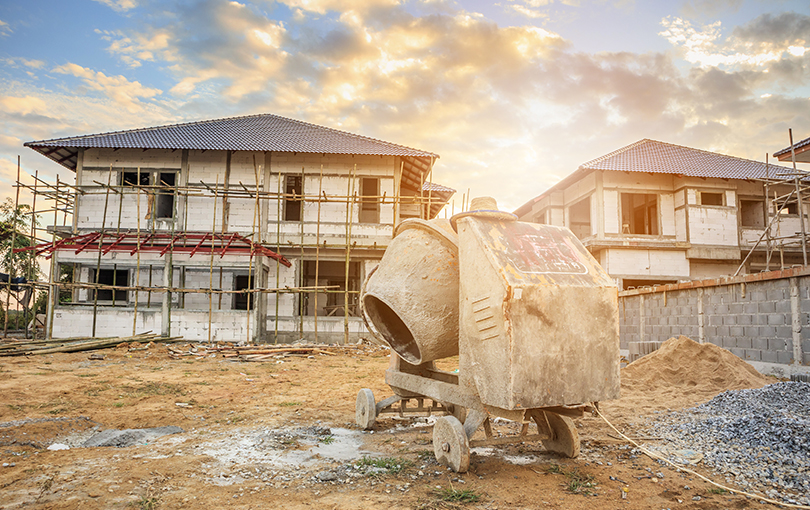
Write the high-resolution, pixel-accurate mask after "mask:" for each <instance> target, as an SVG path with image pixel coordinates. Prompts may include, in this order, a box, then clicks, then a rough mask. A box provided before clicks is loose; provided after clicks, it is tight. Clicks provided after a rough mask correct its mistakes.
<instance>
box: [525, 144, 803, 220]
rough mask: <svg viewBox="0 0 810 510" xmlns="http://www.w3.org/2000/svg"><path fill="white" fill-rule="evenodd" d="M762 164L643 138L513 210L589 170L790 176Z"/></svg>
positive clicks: (730, 176)
mask: <svg viewBox="0 0 810 510" xmlns="http://www.w3.org/2000/svg"><path fill="white" fill-rule="evenodd" d="M789 149H790V148H788V150H789ZM765 167H766V165H765V163H764V162H761V161H753V160H750V159H743V158H738V157H735V156H726V155H724V154H718V153H716V152H709V151H704V150H700V149H692V148H691V147H684V146H682V145H675V144H671V143H665V142H658V141H656V140H649V139H647V138H645V139H643V140H639V141H638V142H635V143H632V144H630V145H628V146H626V147H622V148H621V149H618V150H615V151H613V152H611V153H609V154H605V155H604V156H601V157H598V158H596V159H593V160H591V161H588V162H587V163H583V164H581V165H580V166H579V168H578V169H577V171H575V172H573V173H572V174H570V175H569V176H568V177H566V178H565V179H563V180H562V181H560V182H558V183H557V184H555V185H554V186H552V187H551V188H549V189H547V190H546V191H544V192H543V193H542V194H540V195H538V196H537V197H535V198H533V199H531V200H529V201H528V202H526V203H525V204H523V205H522V206H520V207H519V208H518V209H517V210H515V214H517V215H518V216H522V215H523V214H525V213H526V212H527V211H529V210H531V208H532V204H534V203H536V202H537V201H539V200H541V199H542V198H543V197H545V196H547V195H548V194H549V193H552V192H554V191H556V190H558V189H564V187H565V186H568V185H569V184H570V183H571V182H574V181H576V180H577V179H581V178H582V176H583V173H587V172H589V171H591V170H604V171H614V172H647V173H654V174H671V175H683V176H687V177H707V178H718V179H764V178H766V177H767V176H768V175H769V176H770V177H771V178H779V177H782V176H784V174H788V176H785V177H789V176H791V175H790V174H792V173H793V169H792V168H786V167H783V166H777V165H768V171H767V175H766V171H765Z"/></svg>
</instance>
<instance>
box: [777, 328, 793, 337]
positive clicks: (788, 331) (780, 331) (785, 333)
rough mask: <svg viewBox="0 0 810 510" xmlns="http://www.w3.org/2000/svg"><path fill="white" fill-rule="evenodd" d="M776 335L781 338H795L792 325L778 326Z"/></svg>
mask: <svg viewBox="0 0 810 510" xmlns="http://www.w3.org/2000/svg"><path fill="white" fill-rule="evenodd" d="M776 336H777V337H779V338H793V328H791V327H790V326H777V327H776Z"/></svg>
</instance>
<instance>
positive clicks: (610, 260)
mask: <svg viewBox="0 0 810 510" xmlns="http://www.w3.org/2000/svg"><path fill="white" fill-rule="evenodd" d="M603 253H604V255H603V258H602V260H603V262H602V267H603V268H604V269H605V270H606V271H607V272H608V273H610V275H611V276H614V277H615V276H622V277H633V276H672V277H679V278H680V277H682V278H689V260H688V259H687V258H686V252H684V251H674V250H672V251H668V250H633V249H620V248H611V249H609V250H604V251H603Z"/></svg>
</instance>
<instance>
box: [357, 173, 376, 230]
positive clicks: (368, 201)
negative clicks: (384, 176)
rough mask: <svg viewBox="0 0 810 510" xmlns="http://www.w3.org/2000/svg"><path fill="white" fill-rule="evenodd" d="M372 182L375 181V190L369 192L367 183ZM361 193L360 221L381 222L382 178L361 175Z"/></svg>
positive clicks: (358, 212)
mask: <svg viewBox="0 0 810 510" xmlns="http://www.w3.org/2000/svg"><path fill="white" fill-rule="evenodd" d="M370 182H373V183H374V184H373V188H374V190H373V191H372V193H371V194H368V193H367V191H368V190H367V189H366V184H367V183H370ZM360 193H361V195H360V209H359V210H358V211H357V219H358V221H359V222H360V223H380V199H379V196H380V178H379V177H361V178H360ZM366 197H371V198H366Z"/></svg>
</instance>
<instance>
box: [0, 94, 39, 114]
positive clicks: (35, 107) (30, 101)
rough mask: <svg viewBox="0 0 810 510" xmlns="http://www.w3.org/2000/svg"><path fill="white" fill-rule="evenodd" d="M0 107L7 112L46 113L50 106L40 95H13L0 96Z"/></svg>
mask: <svg viewBox="0 0 810 510" xmlns="http://www.w3.org/2000/svg"><path fill="white" fill-rule="evenodd" d="M0 107H2V110H3V111H4V112H5V113H6V114H12V115H29V114H31V113H45V112H46V111H47V110H48V108H47V105H46V104H45V101H43V100H42V99H41V98H39V97H32V96H27V97H11V96H0Z"/></svg>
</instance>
